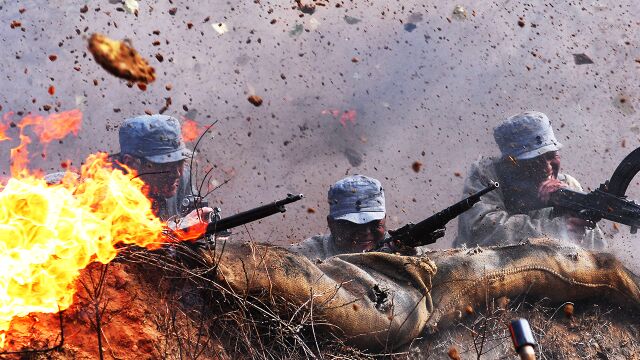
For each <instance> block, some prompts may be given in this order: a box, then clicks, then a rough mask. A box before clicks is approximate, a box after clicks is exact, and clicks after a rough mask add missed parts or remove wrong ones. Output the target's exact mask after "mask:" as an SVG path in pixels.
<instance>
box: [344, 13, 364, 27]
mask: <svg viewBox="0 0 640 360" xmlns="http://www.w3.org/2000/svg"><path fill="white" fill-rule="evenodd" d="M344 21H346V22H347V24H349V25H355V24H357V23H359V22H360V21H362V20H360V19H358V18H355V17H353V16H349V15H345V16H344Z"/></svg>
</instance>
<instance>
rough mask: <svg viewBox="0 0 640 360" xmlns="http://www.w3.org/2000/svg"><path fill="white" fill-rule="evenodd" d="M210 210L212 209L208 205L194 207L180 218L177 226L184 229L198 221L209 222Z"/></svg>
mask: <svg viewBox="0 0 640 360" xmlns="http://www.w3.org/2000/svg"><path fill="white" fill-rule="evenodd" d="M212 212H213V209H212V208H210V207H201V208H198V209H195V210H193V211H191V212H190V213H188V214H187V215H186V216H185V217H183V218H182V219H180V222H179V223H178V227H179V228H182V229H185V228H188V227H192V226H194V225H196V224H198V223H209V221H210V216H211V213H212Z"/></svg>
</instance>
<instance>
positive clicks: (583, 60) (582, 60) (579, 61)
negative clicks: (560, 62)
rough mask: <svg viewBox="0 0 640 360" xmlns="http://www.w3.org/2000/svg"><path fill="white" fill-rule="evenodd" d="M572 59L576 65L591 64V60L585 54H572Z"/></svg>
mask: <svg viewBox="0 0 640 360" xmlns="http://www.w3.org/2000/svg"><path fill="white" fill-rule="evenodd" d="M573 61H574V62H575V63H576V65H588V64H593V60H591V58H590V57H588V56H587V55H586V54H573Z"/></svg>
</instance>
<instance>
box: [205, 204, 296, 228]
mask: <svg viewBox="0 0 640 360" xmlns="http://www.w3.org/2000/svg"><path fill="white" fill-rule="evenodd" d="M302 198H304V195H302V194H296V195H294V194H289V195H287V197H286V198H284V199H282V200H278V201H274V202H272V203H270V204H266V205H262V206H258V207H256V208H253V209H251V210H247V211H243V212H241V213H238V214H235V215H231V216H229V217H226V218H224V219H220V220H218V221H212V222H211V223H209V224H208V225H207V230H206V231H205V234H206V235H211V234H215V233H217V232H221V231H225V230H229V229H232V228H234V227H238V226H241V225H244V224H247V223H250V222H252V221H256V220H260V219H263V218H266V217H268V216H271V215H273V214H277V213H283V212H285V211H287V209H286V208H285V205H287V204H291V203H292V202H296V201H298V200H300V199H302Z"/></svg>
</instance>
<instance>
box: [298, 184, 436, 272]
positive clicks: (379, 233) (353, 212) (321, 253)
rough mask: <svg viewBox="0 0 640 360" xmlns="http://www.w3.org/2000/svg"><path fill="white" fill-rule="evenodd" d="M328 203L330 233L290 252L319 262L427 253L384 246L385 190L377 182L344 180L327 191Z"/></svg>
mask: <svg viewBox="0 0 640 360" xmlns="http://www.w3.org/2000/svg"><path fill="white" fill-rule="evenodd" d="M328 200H329V215H328V216H327V225H328V226H329V231H330V233H329V234H325V235H316V236H313V237H311V238H309V239H306V240H304V241H303V242H301V243H299V244H294V245H292V247H291V249H290V250H292V251H293V252H297V253H300V254H303V255H305V256H306V257H307V258H309V259H320V260H324V259H326V258H328V257H331V256H334V255H339V254H347V253H361V252H367V251H372V250H374V249H377V250H378V251H384V252H397V253H402V254H403V255H418V254H422V253H423V252H424V251H426V250H427V249H426V247H417V248H404V247H403V248H399V247H396V246H395V245H394V244H390V243H385V241H384V240H385V239H386V238H388V237H389V234H388V233H387V227H386V212H385V199H384V189H383V188H382V184H381V183H380V181H378V180H376V179H373V178H370V177H367V176H364V175H354V176H349V177H346V178H344V179H342V180H339V181H338V182H336V183H335V184H334V185H333V186H331V187H330V188H329V193H328ZM443 235H444V230H443V229H441V230H438V231H436V232H434V233H433V234H432V236H435V237H436V238H437V237H441V236H443Z"/></svg>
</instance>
